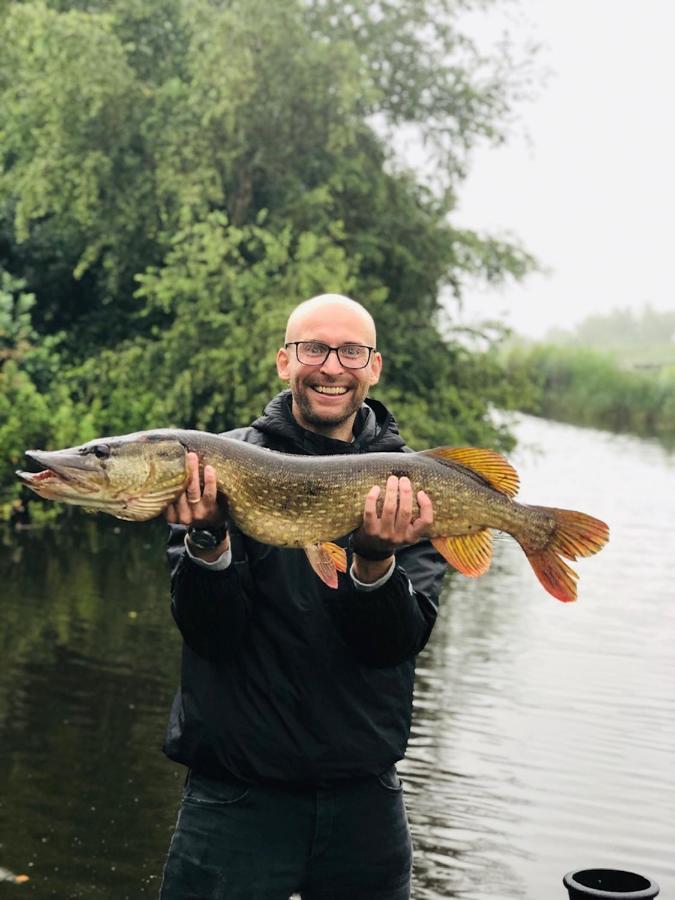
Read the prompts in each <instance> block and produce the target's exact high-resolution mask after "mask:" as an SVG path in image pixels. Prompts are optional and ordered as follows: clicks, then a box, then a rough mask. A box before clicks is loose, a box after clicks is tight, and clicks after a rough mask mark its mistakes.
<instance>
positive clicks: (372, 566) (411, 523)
mask: <svg viewBox="0 0 675 900" xmlns="http://www.w3.org/2000/svg"><path fill="white" fill-rule="evenodd" d="M379 496H380V487H379V485H374V486H373V487H372V488H371V489H370V490H369V491H368V495H367V496H366V502H365V506H364V511H363V524H362V525H361V527H360V528H359V529H358V531H356V532H354V535H353V538H352V545H353V547H354V554H355V557H354V574H355V575H356V577H357V578H358V579H359V581H364V582H372V581H377V579H378V578H381V577H382V575H384V573H385V572H386V571H387V569H389V567H390V566H391V557H392V556H393V554H394V551H395V550H397V549H398V548H399V547H404V546H406V545H408V544H416V543H417V541H419V540H421V539H422V538H424V537H427V535H428V534H429V533H430V531H431V525H432V524H433V521H434V511H433V506H432V504H431V500H430V498H429V496H428V495H427V494H426V493H425V492H424V491H418V493H417V504H418V506H419V510H420V514H419V516H418V518H417V519H415V520H413V517H412V512H413V492H412V485H411V483H410V479H409V478H407V477H406V476H405V475H404V476H403V477H402V478H400V479H399V478H397V477H396V475H390V476H389V478H388V479H387V486H386V489H385V492H384V500H383V502H382V511H381V513H380V514H379V515H378V512H377V501H378V498H379ZM359 549H361V550H362V551H363V553H364V556H361V555H360V554H359ZM387 551H390V552H389V555H388V556H387V558H386V559H378V560H369V559H368V558H367V557H368V554H369V552H372V553H374V554H376V555H380V554H382V553H386V552H387Z"/></svg>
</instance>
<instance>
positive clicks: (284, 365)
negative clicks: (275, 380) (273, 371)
mask: <svg viewBox="0 0 675 900" xmlns="http://www.w3.org/2000/svg"><path fill="white" fill-rule="evenodd" d="M277 372H278V373H279V378H281V380H282V381H290V380H291V368H290V366H289V356H288V350H287V349H286V348H285V347H280V348H279V350H278V351H277Z"/></svg>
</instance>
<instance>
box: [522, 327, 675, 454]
mask: <svg viewBox="0 0 675 900" xmlns="http://www.w3.org/2000/svg"><path fill="white" fill-rule="evenodd" d="M506 365H507V369H508V371H509V372H510V374H511V376H512V377H515V376H517V377H518V378H519V379H523V378H524V379H525V380H526V381H530V382H531V383H532V384H533V386H534V390H533V392H532V394H531V396H527V397H526V398H525V399H524V401H523V403H522V405H521V408H522V410H523V412H529V413H532V414H534V415H539V416H544V417H546V418H549V419H556V420H558V421H562V422H571V423H574V424H577V425H592V426H594V427H596V428H606V429H608V430H610V431H618V432H628V433H631V434H637V435H641V436H644V437H658V438H660V439H662V440H664V441H665V442H667V443H675V364H674V365H672V366H664V367H661V368H658V369H653V370H652V369H645V370H639V369H629V368H624V367H622V366H621V365H620V364H619V363H618V362H617V360H616V358H615V357H613V356H612V355H610V354H606V353H601V352H599V351H597V350H590V349H586V348H580V349H575V348H571V347H561V346H557V345H553V344H537V345H534V346H528V347H524V346H518V347H513V348H512V349H510V350H509V352H508V355H507V363H506Z"/></svg>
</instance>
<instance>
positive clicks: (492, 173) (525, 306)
mask: <svg viewBox="0 0 675 900" xmlns="http://www.w3.org/2000/svg"><path fill="white" fill-rule="evenodd" d="M518 6H519V10H520V14H519V16H517V17H515V18H514V17H513V14H512V13H510V18H509V27H510V29H511V31H512V32H513V33H514V35H516V36H520V38H521V39H526V38H532V39H534V40H536V41H539V42H541V43H542V44H543V45H544V46H543V47H542V50H541V52H540V64H541V67H542V68H548V69H550V70H551V74H550V75H549V79H548V84H547V85H546V86H545V87H543V88H542V89H541V91H540V96H539V97H538V99H536V100H535V101H534V102H530V103H526V104H524V105H522V106H521V107H520V110H519V111H520V119H521V128H522V130H523V131H524V130H526V131H527V132H528V133H529V140H526V139H525V137H524V135H523V134H521V135H516V136H515V137H514V138H513V139H512V140H511V141H510V142H509V144H508V145H507V146H506V147H503V148H496V149H484V150H480V151H479V152H477V153H476V154H475V156H474V159H473V165H472V168H471V173H470V176H469V179H468V181H467V182H466V183H465V185H464V187H463V189H462V191H461V192H460V207H459V210H458V211H457V213H456V216H455V218H454V221H455V223H456V224H461V225H465V226H470V227H472V228H476V229H479V230H491V231H495V232H505V231H509V232H511V233H514V234H516V235H517V236H518V237H519V238H520V239H521V241H522V242H523V243H524V245H525V246H526V247H527V248H528V249H529V250H530V251H531V252H532V253H534V255H535V256H537V257H538V259H539V260H540V261H541V262H542V263H543V264H544V265H545V266H547V267H548V268H550V269H551V270H552V271H551V274H550V275H548V276H539V275H536V276H531V277H530V278H529V279H528V281H527V283H526V284H525V285H524V286H515V287H510V288H506V289H503V290H502V291H500V292H497V291H491V292H482V291H474V292H472V293H470V294H469V295H467V301H466V309H465V315H466V316H467V317H469V318H473V317H483V318H484V317H495V316H499V317H500V318H502V319H504V320H506V321H508V323H509V324H510V325H512V326H513V327H514V328H515V329H516V330H517V331H519V332H521V333H523V334H526V335H528V336H532V337H538V336H541V335H543V334H544V333H545V331H546V330H547V329H549V328H551V327H554V326H561V327H569V326H572V325H574V324H575V323H576V322H579V321H580V320H581V319H583V318H584V317H585V316H587V315H589V314H592V313H604V312H607V311H609V310H611V309H613V308H617V307H621V308H625V307H630V308H633V309H635V310H636V311H639V310H640V309H642V308H643V307H644V306H645V304H647V303H649V304H651V305H652V306H653V307H655V308H657V309H670V310H674V309H675V288H674V287H673V281H674V270H675V252H674V243H675V125H674V122H673V120H674V118H675V8H674V6H673V4H672V3H671V2H670V0H641V2H640V3H637V2H634V0H519V3H518ZM490 16H491V18H490V20H489V21H487V20H486V18H485V16H483V18H482V21H483V25H481V26H479V28H480V30H481V39H482V37H485V39H486V40H488V39H490V36H491V35H492V34H493V33H494V31H495V26H496V25H497V27H498V26H499V23H498V22H497V20H496V18H495V15H494V14H493V13H492V14H490Z"/></svg>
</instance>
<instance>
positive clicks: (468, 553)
mask: <svg viewBox="0 0 675 900" xmlns="http://www.w3.org/2000/svg"><path fill="white" fill-rule="evenodd" d="M431 543H432V544H433V545H434V547H435V548H436V550H438V552H439V553H440V554H441V556H442V557H443V558H444V559H445V561H446V562H447V563H449V564H450V565H451V566H454V568H455V569H457V570H458V571H460V572H461V573H462V575H468V576H469V577H471V578H477V577H478V576H479V575H484V574H485V572H487V570H488V569H489V568H490V563H491V562H492V534H491V533H490V531H488V529H487V528H485V529H483V531H477V532H475V534H460V535H458V536H454V537H437V538H433V540H432V541H431Z"/></svg>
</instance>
